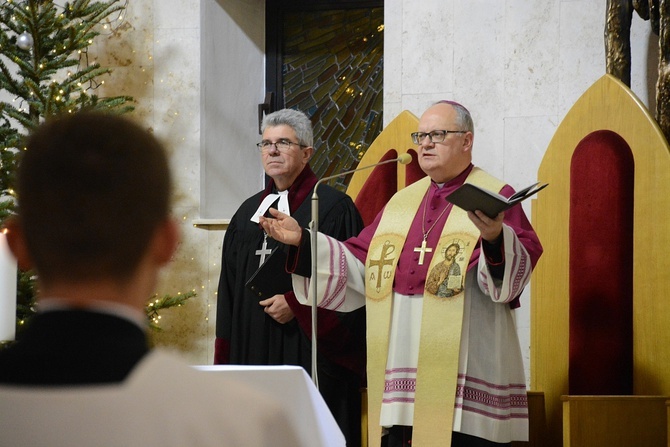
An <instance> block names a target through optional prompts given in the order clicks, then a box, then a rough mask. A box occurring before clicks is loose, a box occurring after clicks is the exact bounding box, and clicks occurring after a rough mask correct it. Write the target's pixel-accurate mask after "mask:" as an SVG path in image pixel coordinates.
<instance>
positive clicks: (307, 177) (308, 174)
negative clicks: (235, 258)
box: [251, 164, 317, 223]
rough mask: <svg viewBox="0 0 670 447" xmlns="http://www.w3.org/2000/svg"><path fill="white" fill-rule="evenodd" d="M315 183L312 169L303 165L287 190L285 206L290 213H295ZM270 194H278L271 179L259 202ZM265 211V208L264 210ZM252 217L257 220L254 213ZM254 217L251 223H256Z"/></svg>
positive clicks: (315, 179)
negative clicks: (286, 203)
mask: <svg viewBox="0 0 670 447" xmlns="http://www.w3.org/2000/svg"><path fill="white" fill-rule="evenodd" d="M316 183H317V178H316V175H314V172H312V169H311V168H310V167H309V164H307V165H305V167H304V168H303V170H302V171H301V172H300V174H298V177H297V178H296V179H295V180H294V181H293V184H292V185H291V186H289V188H288V205H287V206H288V208H289V210H290V211H291V213H295V212H296V210H297V209H298V207H299V206H300V205H301V204H302V203H303V202H304V201H305V199H306V198H307V196H308V195H309V194H310V193H311V192H312V188H314V185H316ZM270 194H278V192H277V188H276V186H275V183H274V180H273V179H272V178H270V181H269V182H268V184H267V186H266V187H265V191H263V194H262V195H261V202H263V201H264V200H265V198H266V197H267V196H269V195H270ZM275 201H276V199H275ZM273 202H274V201H273ZM258 209H259V210H260V209H261V207H260V206H259V207H258ZM265 211H267V208H266V209H265ZM257 212H258V211H257ZM286 214H289V213H286ZM254 217H255V218H256V219H257V218H258V216H257V215H256V213H254ZM254 217H252V219H251V221H253V222H256V223H257V222H258V221H257V220H254Z"/></svg>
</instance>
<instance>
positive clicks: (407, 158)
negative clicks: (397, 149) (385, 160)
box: [398, 152, 412, 165]
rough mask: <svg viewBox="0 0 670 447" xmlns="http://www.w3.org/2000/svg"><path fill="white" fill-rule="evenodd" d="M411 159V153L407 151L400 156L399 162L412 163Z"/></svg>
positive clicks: (403, 163) (402, 163)
mask: <svg viewBox="0 0 670 447" xmlns="http://www.w3.org/2000/svg"><path fill="white" fill-rule="evenodd" d="M411 161H412V156H411V155H410V154H408V153H407V152H405V153H404V154H402V155H401V156H400V157H398V163H400V164H401V165H407V164H409V163H411Z"/></svg>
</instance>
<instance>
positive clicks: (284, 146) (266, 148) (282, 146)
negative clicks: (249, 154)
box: [256, 138, 307, 153]
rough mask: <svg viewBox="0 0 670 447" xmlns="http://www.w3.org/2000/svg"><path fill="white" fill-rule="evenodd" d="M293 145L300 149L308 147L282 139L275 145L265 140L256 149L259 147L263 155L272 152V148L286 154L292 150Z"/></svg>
mask: <svg viewBox="0 0 670 447" xmlns="http://www.w3.org/2000/svg"><path fill="white" fill-rule="evenodd" d="M292 144H294V145H296V146H300V147H307V146H305V145H304V144H300V143H294V142H293V141H291V140H288V139H286V138H280V139H279V140H277V141H275V142H274V143H273V142H272V141H268V140H263V141H261V142H260V143H258V144H256V147H258V150H260V151H261V152H263V153H268V152H270V149H272V146H274V147H276V148H277V150H278V151H279V152H286V151H288V150H289V149H290V148H291V145H292Z"/></svg>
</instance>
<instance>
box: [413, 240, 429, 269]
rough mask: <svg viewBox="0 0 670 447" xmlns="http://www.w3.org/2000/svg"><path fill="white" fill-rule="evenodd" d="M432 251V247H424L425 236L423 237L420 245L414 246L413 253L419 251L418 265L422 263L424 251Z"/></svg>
mask: <svg viewBox="0 0 670 447" xmlns="http://www.w3.org/2000/svg"><path fill="white" fill-rule="evenodd" d="M432 251H433V249H432V248H430V247H426V238H425V237H424V238H423V240H422V241H421V247H414V253H420V254H419V265H423V257H424V256H425V255H426V253H432Z"/></svg>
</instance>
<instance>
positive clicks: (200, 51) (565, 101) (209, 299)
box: [100, 0, 657, 365]
mask: <svg viewBox="0 0 670 447" xmlns="http://www.w3.org/2000/svg"><path fill="white" fill-rule="evenodd" d="M263 4H264V2H263V0H130V1H129V2H128V13H127V16H126V23H125V24H124V26H123V27H122V29H120V30H118V31H117V33H116V35H113V36H111V37H109V39H108V41H107V42H106V43H105V44H104V45H103V48H102V50H103V51H101V52H100V53H101V58H103V59H102V60H101V63H103V65H104V63H105V60H106V61H107V65H108V66H112V67H113V68H115V74H114V79H116V80H115V81H112V82H110V83H109V85H108V86H107V88H113V89H114V93H115V94H120V93H127V94H130V95H133V96H134V97H135V98H136V99H137V100H138V108H137V111H136V112H135V113H134V116H136V117H137V118H138V119H141V120H142V121H143V122H145V123H146V124H147V125H148V126H150V127H151V128H152V129H153V130H154V131H155V132H156V134H157V135H158V136H159V137H160V138H162V139H163V140H164V141H165V142H166V143H167V146H168V148H169V151H170V155H171V160H172V165H173V168H174V172H175V177H176V187H177V188H176V193H175V208H174V211H175V215H176V217H177V218H178V219H179V220H180V222H181V223H182V230H183V236H184V240H183V242H182V244H181V245H180V248H179V251H178V253H177V254H176V256H175V260H174V261H173V263H172V264H171V265H170V267H169V268H168V270H167V271H166V272H165V273H164V274H163V276H162V278H161V281H160V284H159V285H158V287H157V292H158V293H159V294H163V293H177V292H179V291H187V290H190V289H195V290H196V291H197V293H198V296H197V297H196V298H193V299H191V300H190V301H189V302H187V304H186V305H185V306H184V307H183V308H179V309H171V310H168V311H165V312H164V313H163V319H162V322H161V326H162V327H163V328H164V331H163V332H162V333H159V334H155V335H154V337H153V339H154V341H155V343H156V344H157V345H160V346H165V347H168V348H171V349H176V350H178V351H179V352H181V353H183V354H185V355H186V357H187V359H188V360H189V361H190V362H191V363H198V364H199V363H211V361H212V358H213V350H212V347H213V340H214V336H215V334H214V320H215V312H216V286H217V283H218V275H219V269H220V257H221V240H222V237H223V231H220V230H219V229H220V228H221V227H220V226H207V225H204V226H202V227H201V228H195V227H194V225H193V223H194V222H202V221H203V220H207V219H219V220H220V221H221V222H223V221H225V219H230V217H232V212H233V211H234V208H236V206H237V204H239V203H241V201H242V200H243V199H244V198H246V197H247V196H248V195H250V194H251V193H252V192H254V191H256V190H258V189H259V188H260V185H261V183H262V169H261V165H260V163H259V162H258V161H257V155H256V154H253V153H252V152H244V151H242V149H241V148H242V147H248V146H249V145H250V144H253V143H255V142H256V138H257V137H258V134H257V130H256V129H255V126H256V123H255V119H254V117H255V113H256V104H257V103H258V102H260V99H261V98H262V95H263V91H264V87H263V79H264V65H263V61H262V52H263V50H262V47H261V43H260V42H261V41H262V40H263V39H264V36H263V34H262V29H263V27H262V23H264V19H263V18H262V17H261V14H262V11H263V8H262V6H263ZM605 4H606V0H563V1H560V0H551V1H545V0H533V1H528V0H505V1H501V0H423V1H422V2H416V1H414V0H387V1H386V2H385V24H384V25H385V29H384V33H385V41H384V53H385V55H384V65H385V70H384V119H385V122H387V123H388V122H389V121H390V120H391V119H392V118H393V117H394V116H396V115H397V114H398V113H399V112H400V111H402V110H405V109H407V110H410V111H412V112H413V113H415V114H417V115H420V114H421V112H422V111H423V110H424V109H425V108H426V107H427V106H428V105H429V104H430V103H431V102H433V101H435V100H439V99H445V98H449V99H454V100H456V101H460V102H462V103H463V104H464V105H466V106H467V107H468V108H469V109H470V111H471V112H472V114H473V117H474V120H475V126H476V137H475V147H474V161H475V163H477V164H478V165H480V166H481V167H483V168H485V169H487V170H489V171H490V172H491V173H492V174H494V175H496V176H499V177H503V178H504V179H505V180H507V181H508V182H509V183H510V184H512V185H513V186H517V187H521V186H525V185H527V184H530V183H531V182H534V181H536V176H537V169H538V167H539V164H540V161H541V159H542V155H543V153H544V150H545V148H546V147H547V145H548V143H549V140H550V139H551V137H552V136H553V134H554V131H555V130H556V128H557V126H558V125H559V123H560V121H561V120H562V118H563V117H564V116H565V114H566V112H567V111H568V110H569V108H570V107H571V106H572V104H573V103H574V102H575V100H576V99H577V98H578V97H579V96H580V95H581V94H582V93H583V92H584V91H585V90H586V89H587V88H588V87H589V86H590V85H591V84H592V83H593V82H595V80H597V79H598V78H600V76H601V75H602V74H604V73H605V56H604V53H605V52H604V38H603V33H604V20H605ZM632 35H633V38H632V42H633V70H632V79H633V85H632V89H633V91H634V92H635V93H636V94H637V95H638V96H639V97H640V98H641V99H642V100H643V101H644V102H645V103H646V104H648V105H651V107H652V108H653V107H654V101H653V96H654V95H655V87H654V84H655V80H656V78H655V76H656V75H655V72H656V67H655V64H656V60H657V56H656V48H657V43H656V42H657V40H656V37H655V36H654V35H653V34H652V33H651V31H650V27H649V23H648V22H644V21H642V20H641V19H639V17H637V16H635V17H634V24H633V30H632ZM226 43H228V45H227V44H226ZM250 49H251V52H252V53H254V54H253V56H251V57H249V53H250ZM105 58H106V59H105ZM259 60H260V62H259ZM241 80H246V82H242V81H241ZM241 88H247V89H248V90H247V91H246V92H245V93H241V92H240V89H241ZM224 141H225V142H226V143H228V144H226V145H225V146H224V147H225V148H227V149H226V150H227V151H230V154H232V155H229V156H232V157H233V158H227V160H228V162H229V163H228V165H229V166H228V167H229V168H230V169H228V170H225V168H226V164H225V163H224V164H223V165H220V164H217V163H216V162H215V161H212V159H211V153H210V152H211V151H217V150H221V149H220V148H219V147H217V145H216V143H217V142H220V143H222V142H224ZM226 153H228V152H226ZM210 167H211V169H210ZM217 178H220V179H221V182H222V183H221V184H220V185H222V186H219V187H217V186H216V182H213V183H212V180H216V179H217ZM538 180H541V179H538ZM212 194H213V196H212ZM217 195H218V196H221V198H220V200H222V201H221V202H216V200H219V198H217V197H216V196H217ZM524 206H525V207H526V211H527V213H528V214H529V215H530V211H531V208H530V207H531V206H532V205H531V203H528V202H525V203H524ZM218 210H220V211H218ZM206 228H209V229H210V230H207V229H206ZM530 299H531V297H530V296H529V291H528V290H527V291H526V292H525V296H524V298H523V301H524V302H523V305H522V308H521V309H520V311H519V312H518V315H517V321H518V324H519V331H520V335H521V341H522V350H523V352H524V357H525V359H526V364H527V365H528V363H529V361H528V359H529V358H530V347H529V345H530V329H529V327H530V322H529V318H530V317H529V313H530V312H529V311H530V301H529V300H530Z"/></svg>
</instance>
